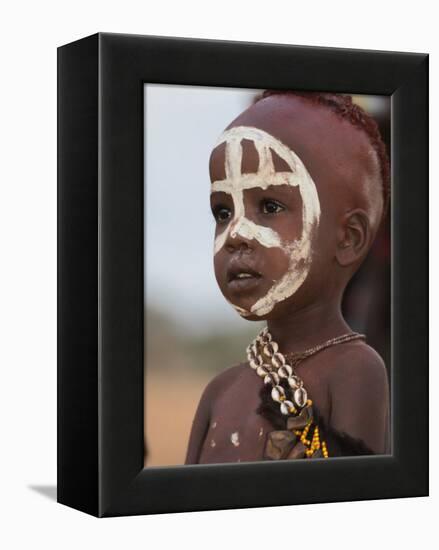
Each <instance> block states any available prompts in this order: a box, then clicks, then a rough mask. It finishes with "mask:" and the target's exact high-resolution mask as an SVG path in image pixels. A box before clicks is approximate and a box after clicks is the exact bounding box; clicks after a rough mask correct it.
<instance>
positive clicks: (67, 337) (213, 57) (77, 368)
mask: <svg viewBox="0 0 439 550" xmlns="http://www.w3.org/2000/svg"><path fill="white" fill-rule="evenodd" d="M144 83H162V84H181V85H185V84H186V85H205V86H221V87H239V88H261V89H262V88H272V89H288V88H289V89H301V90H325V91H343V92H350V93H358V94H379V95H390V96H391V108H392V139H391V143H392V154H391V156H392V183H393V185H392V364H393V367H392V387H391V412H392V415H391V416H392V438H393V446H392V448H393V453H392V455H388V456H367V457H353V458H339V459H334V460H328V461H324V460H317V461H281V462H276V463H268V462H256V463H246V464H222V465H202V466H201V465H195V466H188V465H186V466H178V467H164V468H151V469H148V468H146V469H144V467H143V451H144V441H143V390H144V384H143V354H144V351H143V334H144V331H143V328H144V327H143V275H144V273H143V247H144V235H143V227H144V225H143V222H144V220H143V186H144V179H143V134H144V128H143V121H144V118H143V87H144ZM427 494H428V55H426V54H420V53H397V52H379V51H368V50H347V49H335V48H316V47H303V46H285V45H271V44H257V43H255V44H252V43H239V42H222V41H209V40H195V39H179V38H161V37H151V36H133V35H122V34H107V33H99V34H95V35H93V36H90V37H88V38H84V39H82V40H79V41H77V42H74V43H72V44H68V45H65V46H62V47H60V48H59V49H58V501H59V502H61V503H63V504H66V505H68V506H71V507H74V508H77V509H79V510H82V511H85V512H88V513H90V514H93V515H96V516H99V517H103V516H118V515H132V514H149V513H160V512H178V511H192V510H214V509H226V508H245V507H255V506H274V505H288V504H299V503H318V502H334V501H347V500H364V499H381V498H396V497H409V496H425V495H427Z"/></svg>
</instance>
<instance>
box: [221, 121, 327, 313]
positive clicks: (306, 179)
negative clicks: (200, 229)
mask: <svg viewBox="0 0 439 550" xmlns="http://www.w3.org/2000/svg"><path fill="white" fill-rule="evenodd" d="M243 139H249V140H252V141H253V143H254V144H255V147H256V150H257V152H258V155H259V168H258V172H257V173H256V174H241V163H242V146H241V141H242V140H243ZM223 142H225V143H226V152H225V172H226V179H225V180H221V181H215V182H213V184H212V192H214V191H222V192H226V193H229V194H231V196H232V199H233V205H234V216H233V219H232V220H231V221H230V223H229V224H228V226H227V227H226V229H225V230H224V231H223V232H222V233H221V234H220V235H218V237H217V238H216V239H215V246H214V252H215V254H217V253H218V251H219V250H220V249H221V248H222V247H223V246H224V244H225V243H226V241H227V240H228V239H229V237H230V238H236V236H238V235H240V236H241V237H243V238H245V239H247V240H253V239H254V240H256V241H258V242H259V243H260V244H261V245H262V246H264V247H266V248H270V247H277V248H280V249H281V250H282V251H283V252H284V253H285V254H286V255H287V256H288V257H289V260H290V261H289V266H288V269H287V271H286V273H285V274H284V276H283V277H282V278H281V279H280V280H279V281H276V282H275V283H274V284H273V286H272V287H271V288H270V290H269V291H268V292H267V294H266V295H265V296H263V297H262V298H260V299H259V300H257V302H256V303H255V304H253V306H252V307H251V311H250V312H248V311H247V310H243V309H242V308H239V307H238V306H234V307H235V309H236V310H237V311H238V313H240V315H243V316H248V315H250V314H255V315H257V316H262V315H266V314H267V313H269V312H270V311H271V310H272V309H273V308H274V306H275V305H276V304H277V303H278V302H281V301H283V300H285V299H286V298H288V297H289V296H292V295H293V294H294V293H295V292H296V291H297V289H298V288H299V287H300V286H301V285H302V284H303V282H304V280H305V279H306V277H307V275H308V272H309V269H310V265H311V259H312V248H311V242H312V238H313V236H314V233H315V230H316V229H317V227H318V224H319V219H320V202H319V198H318V195H317V190H316V187H315V184H314V182H313V180H312V178H311V176H310V174H309V173H308V171H307V170H306V168H305V166H304V164H303V163H302V161H301V160H300V158H299V157H298V156H297V155H296V154H295V153H294V151H292V150H291V149H289V148H288V147H287V146H286V145H284V144H283V143H282V142H280V141H279V140H278V139H276V138H274V137H273V136H271V135H270V134H268V133H267V132H264V131H263V130H259V129H258V128H253V127H245V126H238V127H235V128H231V129H230V130H226V131H225V132H224V133H223V135H222V136H221V137H220V139H219V141H218V145H219V144H220V143H223ZM270 149H272V150H273V151H275V153H276V154H277V155H279V157H280V158H282V159H283V160H284V161H285V162H286V163H287V164H288V166H289V167H290V168H291V172H275V170H274V166H273V159H272V155H271V151H270ZM270 185H290V186H292V187H296V186H298V187H299V191H300V195H301V197H302V235H301V237H300V238H299V239H298V240H295V241H292V242H284V241H283V240H282V239H281V237H280V235H278V233H277V232H276V231H274V230H272V229H271V228H269V227H265V226H260V225H257V224H255V223H254V222H252V221H251V220H249V219H248V218H246V217H245V209H244V200H243V191H244V190H245V189H251V188H254V187H259V188H261V189H267V188H268V187H269V186H270ZM232 305H233V304H232Z"/></svg>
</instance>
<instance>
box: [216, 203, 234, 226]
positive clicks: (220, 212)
mask: <svg viewBox="0 0 439 550" xmlns="http://www.w3.org/2000/svg"><path fill="white" fill-rule="evenodd" d="M212 213H213V217H214V218H215V220H216V222H217V223H224V222H226V221H227V220H228V219H229V218H230V217H231V215H232V212H231V210H230V208H227V207H226V206H217V207H216V208H214V209H213V210H212Z"/></svg>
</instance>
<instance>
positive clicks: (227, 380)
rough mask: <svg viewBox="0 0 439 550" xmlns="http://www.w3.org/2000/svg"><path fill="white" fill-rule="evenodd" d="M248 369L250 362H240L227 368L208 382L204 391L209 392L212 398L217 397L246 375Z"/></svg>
mask: <svg viewBox="0 0 439 550" xmlns="http://www.w3.org/2000/svg"><path fill="white" fill-rule="evenodd" d="M248 370H249V369H248V363H239V364H236V365H233V366H232V367H228V368H226V369H225V370H223V371H221V372H220V373H219V374H217V375H216V376H215V377H214V378H212V380H211V381H210V382H209V383H208V384H207V386H206V388H205V390H204V393H205V394H207V395H208V396H209V398H210V399H213V398H215V396H216V395H218V393H219V392H223V391H224V390H225V389H227V388H228V387H229V386H230V385H232V384H234V383H236V382H237V381H238V380H241V379H242V378H243V377H245V376H246V374H247V372H248Z"/></svg>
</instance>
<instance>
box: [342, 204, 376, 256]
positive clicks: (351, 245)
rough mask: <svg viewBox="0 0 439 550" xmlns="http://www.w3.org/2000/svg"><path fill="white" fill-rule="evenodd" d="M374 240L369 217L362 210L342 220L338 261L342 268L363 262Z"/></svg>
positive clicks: (345, 216)
mask: <svg viewBox="0 0 439 550" xmlns="http://www.w3.org/2000/svg"><path fill="white" fill-rule="evenodd" d="M371 240H372V233H371V228H370V222H369V216H368V215H367V213H366V212H365V211H364V210H362V209H361V208H357V209H355V210H350V211H349V212H347V213H346V214H345V215H344V217H343V220H342V224H341V226H340V229H339V231H338V234H337V248H336V253H335V255H336V259H337V261H338V263H339V264H340V265H341V266H349V265H352V264H354V263H356V262H358V261H359V260H362V259H363V258H364V257H365V255H366V254H367V252H368V250H369V245H370V243H371Z"/></svg>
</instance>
